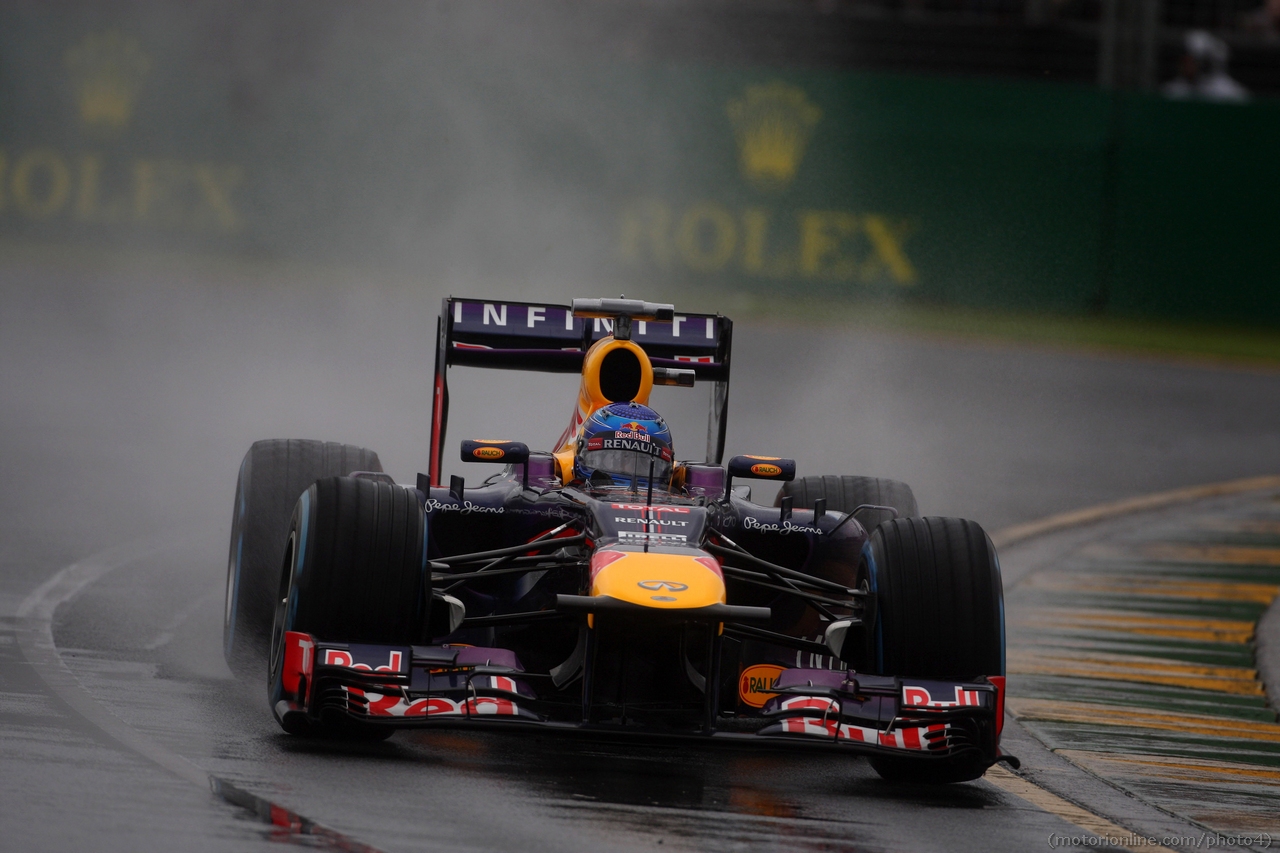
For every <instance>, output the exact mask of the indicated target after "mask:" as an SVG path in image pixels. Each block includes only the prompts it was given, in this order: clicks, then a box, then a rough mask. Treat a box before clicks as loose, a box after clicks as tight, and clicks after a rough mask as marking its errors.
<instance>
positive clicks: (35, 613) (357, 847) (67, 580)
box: [14, 536, 381, 853]
mask: <svg viewBox="0 0 1280 853" xmlns="http://www.w3.org/2000/svg"><path fill="white" fill-rule="evenodd" d="M187 541H189V540H181V539H178V538H177V537H175V536H167V537H152V538H148V539H142V540H138V541H136V542H132V543H129V544H127V545H124V546H121V547H119V548H112V549H109V550H107V551H103V552H101V553H100V554H96V555H94V556H92V557H89V558H88V559H86V560H82V561H80V562H78V563H73V564H72V565H70V566H67V567H66V568H65V569H62V570H61V571H59V572H57V573H56V574H55V575H54V576H53V577H51V578H49V579H48V580H47V581H45V582H44V583H42V584H40V586H38V587H36V589H35V590H34V591H33V592H32V593H31V594H30V595H28V596H27V597H26V599H24V600H23V602H22V604H20V605H18V610H17V613H16V614H15V616H16V619H15V620H14V621H15V622H16V623H17V624H16V628H17V631H16V633H17V635H18V646H19V647H20V648H21V649H22V654H23V656H25V657H26V659H27V661H28V662H29V663H30V664H31V666H32V669H34V670H35V672H36V674H37V675H39V676H40V678H41V679H43V680H44V682H45V684H47V685H48V686H49V689H51V690H52V691H53V692H54V693H55V694H56V695H57V696H58V698H60V699H62V701H63V702H65V703H67V705H69V706H70V707H71V708H72V710H74V711H75V712H76V713H77V714H79V715H80V716H81V717H83V718H84V719H85V720H86V721H87V722H89V723H90V724H91V725H93V726H95V727H97V728H98V729H99V730H100V731H101V732H102V733H103V734H105V735H106V736H107V737H109V738H110V739H111V740H113V741H115V742H116V743H117V744H119V745H120V746H121V747H122V748H123V749H125V750H126V751H129V752H133V753H136V754H137V755H140V756H142V757H144V758H146V759H147V760H148V761H151V762H152V763H153V764H156V765H157V766H159V767H162V768H164V769H165V770H167V771H169V772H170V773H172V774H173V775H174V776H177V777H178V778H179V779H182V780H184V781H186V782H190V783H191V784H193V785H196V786H198V787H200V788H203V789H204V790H206V791H212V792H213V793H214V794H215V795H217V796H218V797H221V798H222V799H224V800H226V801H227V802H229V803H232V804H233V805H236V806H240V807H242V808H246V809H248V810H250V811H252V812H255V813H256V814H258V815H259V816H260V817H262V818H263V819H264V820H267V821H268V822H270V823H273V824H276V825H279V826H283V827H284V828H286V829H289V830H290V831H291V832H293V833H295V834H298V835H309V836H314V837H316V838H317V839H319V840H320V841H321V843H322V844H323V845H324V846H326V847H329V848H330V849H336V850H343V851H353V853H381V851H380V850H378V848H376V847H371V846H370V845H368V844H365V843H364V842H361V841H357V840H355V839H353V838H351V837H349V836H347V835H344V834H343V833H341V832H338V831H337V830H335V829H330V828H329V827H327V826H324V825H323V824H320V823H316V822H315V821H313V820H310V819H308V818H305V817H303V816H301V815H298V814H297V813H295V812H293V811H291V810H289V809H287V808H284V807H282V806H279V805H277V804H276V803H273V802H271V801H270V800H267V799H264V798H262V797H259V796H258V795H256V794H252V793H250V792H248V791H245V790H243V789H242V788H239V787H237V786H236V785H233V784H232V783H230V782H228V781H227V780H225V779H220V778H218V777H217V776H214V775H213V774H211V773H209V772H208V771H205V770H202V769H200V768H199V767H197V766H196V765H195V764H194V763H193V762H192V761H190V760H189V759H187V758H185V757H183V756H181V755H179V754H178V753H176V752H173V751H172V750H169V749H166V748H165V747H163V746H161V745H160V744H158V743H156V742H155V741H153V740H151V739H150V738H148V737H146V736H145V735H143V734H142V733H140V732H138V731H137V730H135V729H133V728H132V727H131V726H129V725H128V724H127V723H126V722H124V721H123V720H121V719H120V718H119V717H117V716H116V715H115V714H113V713H112V712H111V711H110V710H108V709H107V708H106V707H104V706H103V705H101V704H99V703H98V702H96V701H95V700H94V699H93V698H92V697H91V696H90V695H89V693H88V691H87V690H85V689H84V686H83V685H82V684H81V683H80V681H79V679H77V678H76V677H75V674H74V673H73V672H72V671H71V670H70V668H68V667H67V665H66V662H65V661H63V659H62V656H61V655H60V654H58V649H57V646H56V645H54V641H53V616H54V613H55V612H56V611H57V609H58V607H59V606H60V605H62V604H65V603H66V602H68V601H70V600H71V599H73V598H75V597H76V596H77V595H79V594H80V593H81V592H82V591H83V590H84V589H85V588H86V587H88V586H89V585H90V584H92V583H94V582H96V581H98V580H101V579H102V578H103V577H104V576H106V575H107V574H108V573H110V572H112V571H114V570H116V569H118V568H120V567H121V566H126V565H128V564H130V563H133V562H136V561H138V560H141V559H143V558H144V557H150V556H153V555H157V554H162V553H165V552H168V551H176V550H178V549H179V548H181V547H183V546H184V545H186V544H187Z"/></svg>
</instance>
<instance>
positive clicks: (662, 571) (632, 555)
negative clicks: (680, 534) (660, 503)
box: [591, 548, 725, 610]
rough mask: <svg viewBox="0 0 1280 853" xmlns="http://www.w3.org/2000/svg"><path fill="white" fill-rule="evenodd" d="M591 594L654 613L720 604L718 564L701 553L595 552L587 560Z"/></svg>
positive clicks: (721, 585) (721, 587) (721, 589)
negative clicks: (643, 608) (637, 606)
mask: <svg viewBox="0 0 1280 853" xmlns="http://www.w3.org/2000/svg"><path fill="white" fill-rule="evenodd" d="M591 594H592V595H607V596H609V597H610V598H615V599H617V600H618V601H626V602H628V603H630V604H637V605H640V606H642V607H652V608H655V609H662V610H667V609H678V608H689V607H707V606H710V605H712V604H723V603H724V599H725V593H724V576H723V575H722V574H721V573H720V564H719V563H717V562H716V561H715V559H714V558H713V557H711V556H710V555H709V554H707V553H706V552H703V551H696V550H693V549H690V550H688V551H683V552H679V553H656V552H652V551H650V552H644V551H626V550H622V549H620V548H611V549H608V550H605V551H599V552H597V553H596V555H595V556H594V557H592V560H591Z"/></svg>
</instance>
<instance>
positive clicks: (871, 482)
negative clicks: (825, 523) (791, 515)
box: [773, 475, 920, 530]
mask: <svg viewBox="0 0 1280 853" xmlns="http://www.w3.org/2000/svg"><path fill="white" fill-rule="evenodd" d="M786 495H791V497H792V499H793V501H794V503H793V504H792V505H793V506H794V507H796V508H797V509H813V502H814V501H816V500H817V499H818V498H826V499H827V509H828V510H831V511H832V512H851V511H852V510H853V509H854V508H855V507H858V506H861V505H863V504H874V505H876V506H891V507H893V508H894V509H896V510H897V511H898V516H899V517H900V518H916V517H918V516H919V515H920V507H919V506H918V505H917V504H916V496H915V495H914V494H913V493H912V491H911V487H910V486H908V485H907V484H906V483H902V482H899V481H898V480H885V479H882V478H880V477H853V476H849V475H845V476H833V475H827V476H822V477H800V478H799V479H796V480H792V481H791V482H789V483H783V485H782V488H781V489H779V490H778V497H777V498H776V499H775V500H774V504H773V505H774V506H779V505H781V503H782V498H783V497H785V496H786ZM890 518H893V513H890V512H885V511H884V510H863V511H862V512H860V513H858V521H860V522H862V524H863V526H864V527H866V528H867V530H873V529H875V526H876V525H877V524H879V523H880V522H882V521H888V520H889V519H890Z"/></svg>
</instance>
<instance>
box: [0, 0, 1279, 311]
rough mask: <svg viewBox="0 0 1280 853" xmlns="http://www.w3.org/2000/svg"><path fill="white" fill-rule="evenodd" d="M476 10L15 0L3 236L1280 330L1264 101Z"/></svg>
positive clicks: (1, 113) (3, 52)
mask: <svg viewBox="0 0 1280 853" xmlns="http://www.w3.org/2000/svg"><path fill="white" fill-rule="evenodd" d="M484 8H487V7H486V6H485V5H484V4H478V3H477V4H470V5H469V4H461V5H446V4H440V5H437V6H432V5H427V4H398V3H386V4H377V5H373V6H369V5H356V4H345V5H340V4H329V3H320V2H317V3H309V4H295V3H285V2H276V3H272V2H267V3H261V4H256V5H252V6H230V5H228V4H224V3H201V2H192V3H185V4H176V3H167V4H160V3H151V4H143V3H139V4H114V3H113V4H97V3H87V4H83V5H82V6H81V5H77V4H72V3H62V4H57V5H56V7H55V6H51V5H49V4H42V3H36V2H26V3H24V2H15V3H10V4H6V5H5V6H4V7H3V8H2V9H0V244H2V243H8V244H10V245H12V244H15V243H31V244H38V245H47V246H54V247H57V246H62V245H75V246H77V247H83V248H87V249H88V250H89V251H92V250H94V249H95V248H103V249H112V250H115V249H119V248H121V247H124V248H126V249H130V250H141V251H149V250H165V251H168V250H172V249H175V248H176V249H180V250H189V251H192V252H195V253H200V254H210V255H214V256H224V255H225V256H230V257H235V258H245V259H251V260H264V261H271V262H281V263H302V264H310V265H328V264H334V265H341V266H344V267H351V268H360V267H368V268H372V269H387V270H395V271H397V272H400V273H408V274H410V275H414V276H420V277H423V278H425V279H448V280H450V281H456V282H457V283H458V284H457V285H456V286H458V287H469V286H472V285H473V284H475V283H481V282H485V281H492V280H496V279H502V280H506V281H515V282H521V281H529V282H538V281H550V280H559V281H568V282H573V283H581V285H582V286H589V287H590V288H591V289H592V290H593V292H594V291H595V290H599V291H600V292H609V291H618V290H624V289H636V288H639V289H641V290H644V291H645V292H650V293H655V292H667V293H670V292H672V291H673V290H678V289H687V288H706V289H714V290H717V291H723V290H725V289H734V290H746V291H751V292H760V293H770V294H776V295H781V296H784V297H786V296H790V295H802V296H811V297H818V298H850V297H852V298H856V297H863V296H877V297H884V296H901V297H904V298H910V299H922V300H929V301H934V302H941V303H951V304H970V305H991V306H999V307H1010V308H1026V309H1050V310H1063V311H1084V310H1097V309H1100V308H1101V309H1107V308H1115V309H1118V310H1122V311H1124V312H1126V313H1133V314H1155V315H1177V316H1200V317H1213V318H1232V317H1235V318H1239V317H1248V318H1252V319H1264V320H1265V319H1267V318H1270V319H1271V320H1276V319H1280V298H1277V296H1276V294H1275V288H1274V287H1271V286H1270V284H1269V282H1270V281H1271V280H1273V278H1274V275H1273V273H1274V264H1275V262H1274V260H1273V258H1272V253H1270V252H1269V251H1268V250H1267V241H1268V240H1269V238H1270V235H1269V233H1268V230H1269V229H1267V227H1266V223H1267V222H1268V221H1270V216H1271V214H1270V207H1271V206H1272V205H1273V200H1274V198H1276V197H1277V196H1280V192H1278V191H1280V186H1277V178H1276V170H1275V168H1274V167H1273V164H1272V162H1271V160H1272V158H1271V156H1270V154H1269V152H1267V151H1265V150H1264V148H1260V147H1259V146H1258V145H1257V143H1256V142H1248V143H1246V140H1254V139H1266V138H1271V139H1274V138H1276V137H1275V131H1276V130H1278V129H1280V113H1278V111H1277V110H1276V109H1275V108H1273V107H1272V106H1271V105H1260V106H1252V107H1219V106H1204V105H1187V104H1165V103H1158V102H1147V101H1142V100H1141V99H1137V100H1135V101H1134V104H1132V105H1129V104H1128V103H1127V102H1126V111H1127V112H1133V113H1134V114H1140V115H1141V116H1142V117H1143V124H1142V125H1141V126H1140V127H1139V126H1135V125H1134V124H1133V123H1132V122H1130V123H1127V124H1126V123H1124V122H1118V121H1117V115H1119V114H1121V111H1120V110H1118V109H1113V107H1115V106H1116V104H1118V103H1119V102H1115V103H1113V101H1112V100H1111V99H1110V97H1109V96H1108V95H1106V94H1105V93H1102V92H1099V91H1096V90H1093V89H1091V88H1087V87H1071V86H1056V85H1048V84H1042V83H1030V82H1028V83H1020V82H994V81H980V80H967V79H966V80H962V79H935V78H927V77H915V76H910V75H890V74H878V73H858V72H847V71H823V70H805V69H794V68H779V67H758V68H757V67H750V66H735V67H725V66H722V65H716V64H713V63H710V62H700V61H696V60H695V59H688V58H683V59H681V60H680V61H675V60H664V59H660V58H655V57H654V56H652V55H650V54H646V53H644V52H643V51H640V52H639V53H638V54H637V55H629V54H628V53H627V52H625V51H623V52H616V51H606V50H592V49H590V47H589V46H587V47H583V44H582V42H583V40H582V39H578V40H577V41H574V42H573V49H567V48H566V49H560V44H561V41H562V40H558V39H560V36H559V35H558V34H556V33H547V32H541V31H537V30H535V29H532V28H529V27H521V26H520V25H519V22H518V21H517V22H515V23H514V24H513V23H511V22H509V21H505V20H504V21H501V22H495V21H494V20H489V19H486V18H485V15H484V14H483V13H482V12H481V11H477V10H482V9H484ZM504 8H507V9H508V11H510V10H513V9H518V8H519V7H518V6H511V7H504ZM442 10H444V11H442ZM446 12H448V14H446ZM1131 100H1132V99H1131ZM1206 128H1212V130H1211V131H1210V130H1206ZM1166 131H1167V133H1168V135H1162V134H1163V133H1164V132H1166ZM1233 152H1235V153H1236V154H1239V153H1240V152H1243V157H1244V159H1243V160H1241V159H1239V157H1236V156H1235V155H1233ZM1227 155H1232V156H1227ZM1233 157H1234V159H1233ZM1250 158H1252V159H1250ZM1224 164H1227V165H1224ZM1242 179H1248V180H1242Z"/></svg>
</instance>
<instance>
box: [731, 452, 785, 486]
mask: <svg viewBox="0 0 1280 853" xmlns="http://www.w3.org/2000/svg"><path fill="white" fill-rule="evenodd" d="M728 468H729V476H730V477H742V478H744V479H751V480H779V481H786V480H794V479H795V478H796V460H794V459H782V458H781V457H778V456H735V457H733V458H732V459H730V460H729V465H728Z"/></svg>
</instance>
